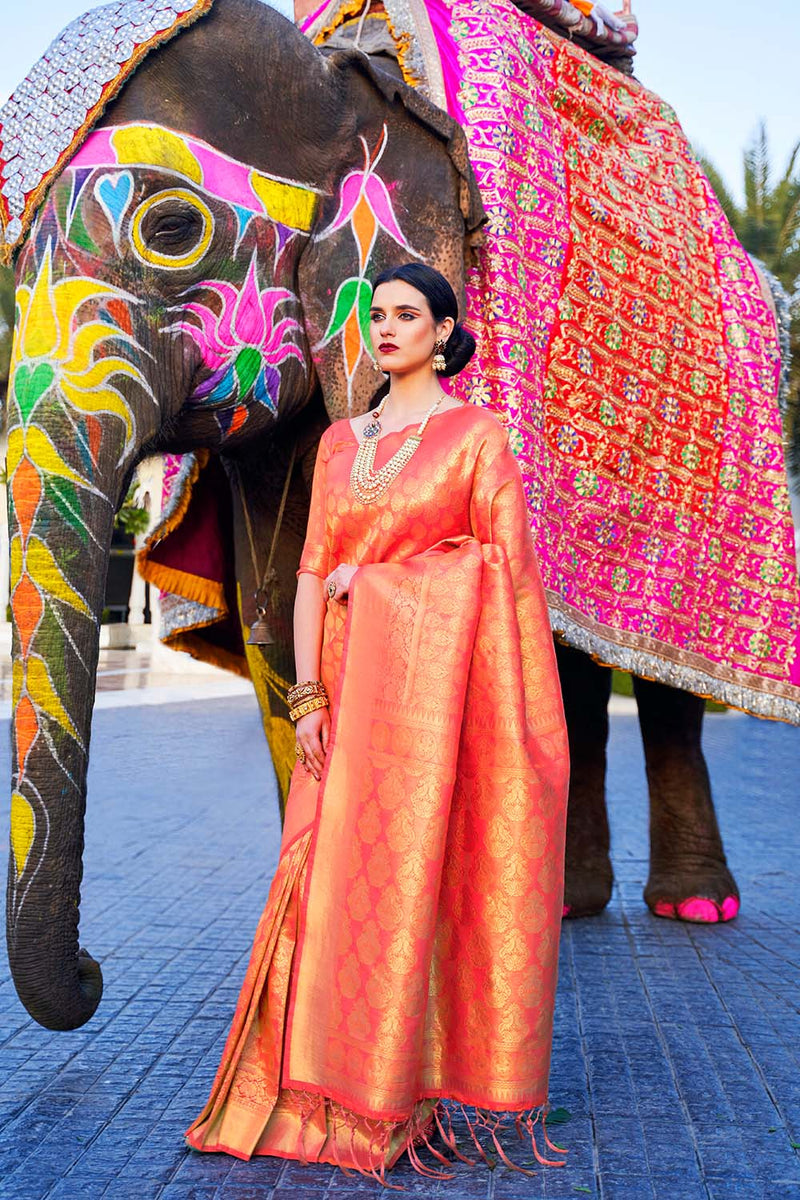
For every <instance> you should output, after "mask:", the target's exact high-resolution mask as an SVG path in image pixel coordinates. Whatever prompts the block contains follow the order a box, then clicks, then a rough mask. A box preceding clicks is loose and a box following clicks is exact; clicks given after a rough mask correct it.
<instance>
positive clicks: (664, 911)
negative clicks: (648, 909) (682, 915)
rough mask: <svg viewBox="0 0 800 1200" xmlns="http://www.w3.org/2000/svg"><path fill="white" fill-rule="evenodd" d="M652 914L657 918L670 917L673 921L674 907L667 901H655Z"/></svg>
mask: <svg viewBox="0 0 800 1200" xmlns="http://www.w3.org/2000/svg"><path fill="white" fill-rule="evenodd" d="M653 912H654V913H655V914H656V916H657V917H670V918H671V919H672V920H673V921H674V920H675V915H676V914H675V905H674V904H672V903H670V901H669V900H657V901H656V903H655V904H654V905H653Z"/></svg>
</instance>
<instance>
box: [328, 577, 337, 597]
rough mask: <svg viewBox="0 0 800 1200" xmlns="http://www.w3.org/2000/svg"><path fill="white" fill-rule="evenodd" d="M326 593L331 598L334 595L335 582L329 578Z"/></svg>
mask: <svg viewBox="0 0 800 1200" xmlns="http://www.w3.org/2000/svg"><path fill="white" fill-rule="evenodd" d="M328 595H329V596H330V598H331V600H332V599H333V597H334V596H335V595H336V584H335V583H334V582H333V580H331V581H330V583H329V584H328Z"/></svg>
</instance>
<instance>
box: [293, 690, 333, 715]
mask: <svg viewBox="0 0 800 1200" xmlns="http://www.w3.org/2000/svg"><path fill="white" fill-rule="evenodd" d="M327 707H328V697H327V696H312V697H311V698H310V699H309V700H304V701H303V702H302V704H298V705H297V706H296V708H290V709H289V719H290V720H291V721H299V720H300V718H301V717H305V716H307V715H308V713H311V712H316V710H317V709H318V708H327Z"/></svg>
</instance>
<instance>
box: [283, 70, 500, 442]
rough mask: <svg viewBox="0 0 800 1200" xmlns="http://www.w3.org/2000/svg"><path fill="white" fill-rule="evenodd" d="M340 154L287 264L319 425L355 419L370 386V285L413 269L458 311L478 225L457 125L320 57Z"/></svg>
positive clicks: (389, 81) (384, 81)
mask: <svg viewBox="0 0 800 1200" xmlns="http://www.w3.org/2000/svg"><path fill="white" fill-rule="evenodd" d="M327 67H328V70H329V71H330V72H331V74H332V77H333V79H334V82H335V85H336V90H337V91H338V93H339V95H340V96H341V106H342V108H341V111H342V114H343V118H342V130H343V134H342V153H341V158H340V160H339V162H338V163H337V167H336V173H335V176H334V177H333V178H332V179H331V185H330V192H329V195H328V196H327V197H326V199H325V200H324V202H323V203H322V204H321V205H320V206H319V210H318V212H317V216H316V220H315V224H314V226H313V228H312V230H311V235H310V238H309V243H308V246H307V247H306V249H305V251H304V253H303V256H302V259H301V261H300V267H299V273H298V274H299V286H300V295H301V299H302V304H303V311H304V317H305V322H306V331H307V334H308V339H309V344H310V346H311V348H312V354H313V357H314V364H315V367H316V370H317V374H318V377H319V380H320V384H321V387H322V392H323V396H324V399H325V407H326V409H327V412H328V415H329V416H330V418H331V420H335V419H337V418H339V417H343V416H352V415H354V414H356V413H361V412H365V411H366V409H367V408H368V407H369V402H370V399H371V398H372V396H373V395H374V393H375V390H376V388H377V386H378V384H379V383H380V381H381V378H380V376H379V375H378V374H376V372H375V370H374V369H373V359H372V348H371V345H370V341H369V306H370V298H371V295H372V280H374V279H375V278H376V276H377V275H379V274H380V272H381V271H383V270H385V269H386V268H387V267H391V266H396V265H398V264H400V263H404V262H409V261H422V262H426V263H428V264H429V265H431V266H433V267H436V268H438V270H440V271H441V272H442V273H443V274H444V275H445V276H446V277H447V278H448V279H449V280H450V283H451V284H452V286H453V289H454V290H455V293H456V295H457V296H459V298H460V302H461V307H462V311H463V307H464V279H465V269H466V266H467V265H468V263H469V259H470V256H471V254H472V251H473V248H474V247H475V245H476V244H477V243H478V242H479V240H480V232H479V231H480V227H481V225H482V224H483V223H484V221H485V219H486V217H485V213H484V210H483V205H482V203H481V198H480V193H479V192H478V187H477V184H476V182H475V178H474V176H473V174H472V169H471V167H470V164H469V158H468V155H467V144H466V139H465V137H464V133H463V130H462V129H461V127H460V125H459V124H458V123H457V122H456V121H453V120H452V119H451V118H450V117H449V116H448V115H447V114H446V113H445V112H443V111H442V110H441V109H439V108H437V107H436V106H435V105H433V104H431V103H430V101H428V100H426V99H425V97H424V96H422V95H420V94H419V93H418V92H415V91H414V90H413V89H412V88H409V87H407V86H406V85H405V84H404V83H401V82H400V81H399V80H397V79H395V78H393V77H392V76H390V75H388V74H386V73H385V72H384V71H381V70H380V69H379V68H377V67H375V66H374V65H373V64H372V63H371V62H370V61H369V59H367V58H366V57H365V56H364V55H363V54H359V53H357V52H355V51H342V52H340V53H337V54H332V55H330V56H329V57H328V58H327Z"/></svg>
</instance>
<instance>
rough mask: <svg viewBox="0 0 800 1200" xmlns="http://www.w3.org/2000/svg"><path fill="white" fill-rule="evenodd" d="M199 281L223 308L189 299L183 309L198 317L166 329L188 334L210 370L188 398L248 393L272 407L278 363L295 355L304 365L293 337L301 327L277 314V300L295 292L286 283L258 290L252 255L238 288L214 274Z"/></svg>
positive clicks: (212, 400)
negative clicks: (215, 307) (278, 286)
mask: <svg viewBox="0 0 800 1200" xmlns="http://www.w3.org/2000/svg"><path fill="white" fill-rule="evenodd" d="M198 286H199V287H201V288H204V289H206V290H207V291H210V292H213V293H214V294H215V295H216V296H218V297H219V299H220V301H221V302H222V308H221V310H220V311H219V312H216V311H215V310H214V309H213V308H211V307H210V306H209V305H207V304H201V303H200V302H199V301H193V302H191V303H189V304H186V305H184V306H183V311H184V312H185V313H190V314H191V315H192V317H194V318H196V321H191V320H183V321H179V322H177V323H176V324H175V325H171V326H170V327H169V330H168V331H167V332H178V331H179V332H181V333H184V334H186V335H187V336H188V337H190V338H191V339H192V341H193V342H194V343H195V345H196V346H197V347H198V349H199V351H200V354H201V356H202V360H203V363H204V365H205V366H207V367H209V368H210V370H211V374H210V375H209V376H208V378H206V379H204V380H203V381H202V383H200V384H199V385H198V386H197V387H196V388H195V389H194V391H193V392H192V394H191V396H190V397H189V399H190V401H193V402H195V403H202V404H217V403H220V402H224V401H226V400H230V401H232V402H235V401H237V400H238V401H240V402H242V401H244V400H245V399H246V398H247V397H248V396H250V395H252V396H253V397H254V398H255V399H256V400H257V401H258V402H259V403H260V404H265V405H266V406H267V408H269V410H270V411H271V412H273V413H276V412H277V411H278V394H279V392H280V382H281V374H280V367H281V364H282V363H284V362H286V360H287V359H289V358H294V359H296V360H297V361H298V362H299V363H302V364H303V365H305V360H304V358H303V352H302V350H301V349H300V347H299V346H298V345H297V343H296V342H295V341H293V340H292V337H293V335H294V334H295V333H298V332H299V331H300V323H299V322H298V321H296V320H295V319H294V318H293V317H284V318H283V319H282V320H276V313H277V310H278V308H279V307H280V305H281V304H285V303H287V302H289V301H293V302H296V299H297V298H296V296H295V295H294V293H293V292H290V291H288V290H287V289H286V288H264V289H263V290H259V287H258V279H257V275H256V258H255V255H253V257H252V259H251V260H250V266H249V268H248V270H247V276H246V278H245V281H244V284H243V286H242V288H241V290H239V289H237V288H235V287H234V286H233V284H230V283H225V282H222V281H220V280H214V279H206V280H204V281H203V282H201V283H200V284H199V285H198ZM243 415H244V414H242V416H243Z"/></svg>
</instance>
